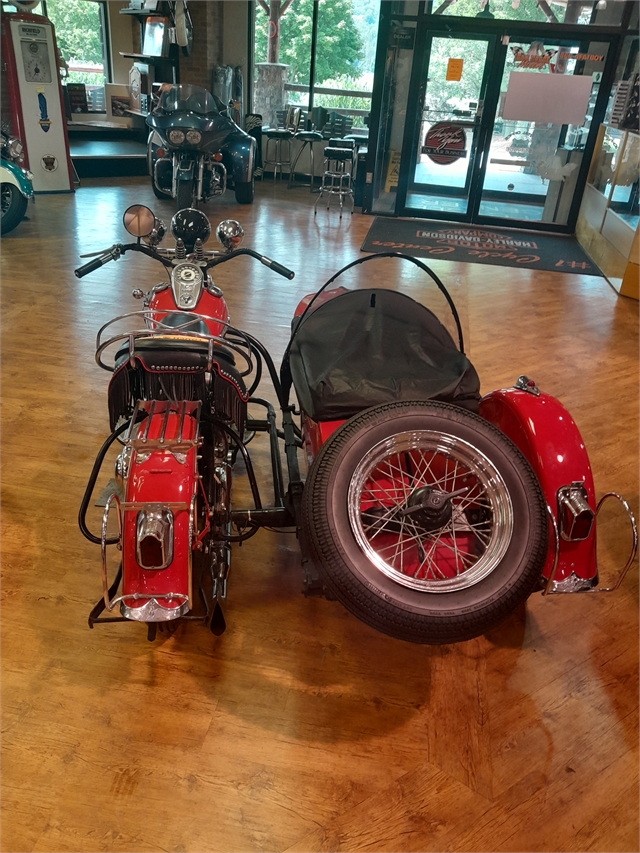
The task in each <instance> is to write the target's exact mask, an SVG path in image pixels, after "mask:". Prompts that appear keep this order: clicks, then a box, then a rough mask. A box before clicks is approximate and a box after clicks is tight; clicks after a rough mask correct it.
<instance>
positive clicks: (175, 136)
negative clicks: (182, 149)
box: [167, 130, 184, 145]
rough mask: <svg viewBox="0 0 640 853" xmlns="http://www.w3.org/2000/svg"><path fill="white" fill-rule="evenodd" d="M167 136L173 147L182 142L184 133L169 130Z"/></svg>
mask: <svg viewBox="0 0 640 853" xmlns="http://www.w3.org/2000/svg"><path fill="white" fill-rule="evenodd" d="M167 136H168V137H169V142H172V143H173V144H174V145H180V143H181V142H184V133H183V132H182V131H181V130H170V131H169V133H168V134H167Z"/></svg>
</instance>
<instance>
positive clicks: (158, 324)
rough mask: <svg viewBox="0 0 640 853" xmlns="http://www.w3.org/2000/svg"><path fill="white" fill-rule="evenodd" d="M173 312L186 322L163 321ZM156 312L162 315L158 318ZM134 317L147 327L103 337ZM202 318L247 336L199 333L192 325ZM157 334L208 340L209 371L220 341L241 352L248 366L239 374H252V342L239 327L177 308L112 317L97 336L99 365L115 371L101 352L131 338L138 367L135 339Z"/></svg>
mask: <svg viewBox="0 0 640 853" xmlns="http://www.w3.org/2000/svg"><path fill="white" fill-rule="evenodd" d="M170 313H172V314H176V313H180V314H181V315H184V317H185V321H184V323H181V324H180V325H179V326H169V325H167V324H166V323H163V322H162V318H163V317H166V316H167V314H170ZM154 315H159V316H158V317H155V316H154ZM131 317H136V318H140V319H141V320H143V321H144V323H145V326H144V328H139V329H133V330H126V331H123V332H122V333H120V334H118V335H113V336H112V337H110V338H108V339H107V340H103V336H104V332H105V330H106V329H108V328H109V327H110V326H113V325H114V324H115V323H118V322H120V321H123V320H128V319H129V318H131ZM200 321H204V322H206V321H209V322H210V323H213V324H214V325H218V326H222V327H223V328H224V332H227V331H232V332H233V333H234V335H237V336H239V337H240V338H245V340H244V343H242V344H239V343H238V342H237V341H233V340H230V339H228V338H226V337H223V336H220V335H211V334H208V333H205V332H196V331H193V330H192V329H190V328H189V327H190V326H193V325H194V324H195V323H197V322H200ZM154 337H157V338H163V337H164V338H173V339H176V338H183V339H184V340H185V341H189V340H191V341H205V342H206V343H207V344H208V365H207V369H208V370H209V371H210V370H211V365H212V362H213V358H214V355H215V345H216V344H218V345H219V346H224V347H226V348H227V349H230V350H232V351H233V352H234V353H236V354H237V355H239V356H240V358H241V359H242V360H243V361H244V364H245V368H244V369H243V370H239V371H238V372H239V373H240V376H248V375H249V374H251V373H253V370H254V364H253V359H252V357H251V351H252V350H251V343H250V342H249V340H248V339H247V338H246V337H245V335H244V333H243V332H242V331H241V330H240V329H236V328H235V327H234V326H232V325H231V324H230V323H228V322H227V321H225V320H221V319H219V318H218V317H209V316H207V315H205V314H196V313H194V312H192V311H178V310H177V309H176V310H175V311H168V310H167V309H166V308H164V309H156V308H146V309H144V310H142V311H130V312H129V313H127V314H119V315H118V316H117V317H113V318H112V319H111V320H109V321H108V322H107V323H105V324H104V325H103V326H101V327H100V329H99V330H98V334H97V336H96V354H95V360H96V364H97V365H98V366H99V367H101V368H102V369H103V370H108V371H109V372H110V373H113V370H114V368H113V367H111V366H110V365H108V364H106V363H105V362H104V361H103V360H102V354H103V352H104V351H105V350H106V349H107V348H108V347H110V346H114V345H115V344H117V343H119V342H120V341H128V343H129V363H130V364H131V365H132V366H135V342H136V341H137V340H139V339H141V338H154ZM236 369H237V368H236Z"/></svg>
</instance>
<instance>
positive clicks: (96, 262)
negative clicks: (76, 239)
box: [74, 255, 113, 278]
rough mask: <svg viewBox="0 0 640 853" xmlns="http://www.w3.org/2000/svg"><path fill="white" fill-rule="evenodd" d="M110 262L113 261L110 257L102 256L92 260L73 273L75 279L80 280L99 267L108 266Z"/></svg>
mask: <svg viewBox="0 0 640 853" xmlns="http://www.w3.org/2000/svg"><path fill="white" fill-rule="evenodd" d="M111 260H113V258H112V256H111V255H103V256H102V257H101V258H94V259H93V260H92V261H89V262H88V263H86V264H83V265H82V266H81V267H78V269H77V270H75V271H74V272H75V274H76V278H82V277H83V276H85V275H89V273H90V272H93V271H94V270H97V269H100V267H102V266H104V265H105V264H108V263H109V261H111Z"/></svg>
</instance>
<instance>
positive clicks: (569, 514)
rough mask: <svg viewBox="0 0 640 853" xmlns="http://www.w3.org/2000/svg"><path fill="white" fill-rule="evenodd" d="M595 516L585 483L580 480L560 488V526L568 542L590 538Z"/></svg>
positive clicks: (561, 534) (561, 532) (562, 534)
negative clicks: (589, 502)
mask: <svg viewBox="0 0 640 853" xmlns="http://www.w3.org/2000/svg"><path fill="white" fill-rule="evenodd" d="M594 518H595V513H594V511H593V510H592V509H591V507H590V506H589V504H588V502H587V490H586V489H585V487H584V484H583V483H581V482H580V481H578V482H575V483H571V485H569V486H562V487H561V488H559V489H558V527H559V531H560V536H561V537H562V538H563V539H564V540H565V541H566V542H581V541H582V540H583V539H588V538H589V535H590V533H591V528H592V527H593V520H594Z"/></svg>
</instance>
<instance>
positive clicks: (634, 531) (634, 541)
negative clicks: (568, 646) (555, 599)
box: [542, 492, 638, 595]
mask: <svg viewBox="0 0 640 853" xmlns="http://www.w3.org/2000/svg"><path fill="white" fill-rule="evenodd" d="M610 498H615V499H616V500H617V501H620V503H621V504H622V506H623V507H624V509H625V512H626V513H627V517H628V519H629V524H630V525H631V551H630V553H629V557H628V559H627V562H626V563H625V564H624V566H623V567H622V568H621V569H620V570H619V571H618V576H617V578H616V581H615V583H614V584H613V586H607V587H593V588H592V589H580V590H578V591H579V592H580V593H581V594H593V593H601V592H615V591H616V590H617V589H618V588H619V587H620V585H621V583H622V581H623V580H624V579H625V577H626V575H627V572H628V571H629V569H630V568H631V564H632V563H633V561H634V559H635V557H636V554H637V553H638V528H637V525H636V520H635V518H634V515H633V513H632V512H631V508H630V506H629V504H628V503H627V502H626V501H625V499H624V498H623V497H622V496H621V495H619V494H618V493H617V492H607V493H606V494H605V495H603V496H602V497H601V498H600V500H599V501H598V503H597V505H596V518H597V517H598V513H599V512H600V510H601V508H602V505H603V504H604V503H605V501H607V500H609V499H610ZM547 510H548V512H549V515H550V517H551V519H552V524H553V528H554V533H555V542H556V546H555V560H554V564H553V568H552V570H551V572H550V573H549V579H548V580H547V583H546V586H545V588H544V590H543V592H542V594H543V595H568V594H570V593H572V592H574V590H572V589H556V590H552V589H551V585H552V583H553V581H554V579H555V574H556V570H557V568H558V560H559V555H560V537H559V533H558V525H557V524H556V520H555V517H554V515H553V511H552V510H551V507H550V506H549V505H547ZM597 569H598V559H597V554H596V570H597Z"/></svg>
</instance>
